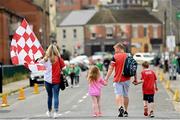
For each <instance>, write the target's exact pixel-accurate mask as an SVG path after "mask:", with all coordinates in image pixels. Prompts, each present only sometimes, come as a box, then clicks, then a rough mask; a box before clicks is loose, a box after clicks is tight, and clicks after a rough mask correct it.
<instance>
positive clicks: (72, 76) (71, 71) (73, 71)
mask: <svg viewBox="0 0 180 120" xmlns="http://www.w3.org/2000/svg"><path fill="white" fill-rule="evenodd" d="M69 76H70V79H71V88H73V87H74V80H75V64H74V63H70V68H69Z"/></svg>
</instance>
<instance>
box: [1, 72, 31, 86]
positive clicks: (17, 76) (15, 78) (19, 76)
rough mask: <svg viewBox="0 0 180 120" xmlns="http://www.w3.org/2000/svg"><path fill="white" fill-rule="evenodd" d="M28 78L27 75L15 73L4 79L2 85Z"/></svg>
mask: <svg viewBox="0 0 180 120" xmlns="http://www.w3.org/2000/svg"><path fill="white" fill-rule="evenodd" d="M27 78H28V74H27V73H15V74H14V75H13V76H12V77H4V78H3V85H6V84H8V83H11V82H16V81H20V80H24V79H27Z"/></svg>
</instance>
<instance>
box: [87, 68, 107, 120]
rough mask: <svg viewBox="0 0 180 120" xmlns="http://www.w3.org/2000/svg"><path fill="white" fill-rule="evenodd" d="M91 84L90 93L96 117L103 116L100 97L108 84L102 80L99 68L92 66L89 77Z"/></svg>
mask: <svg viewBox="0 0 180 120" xmlns="http://www.w3.org/2000/svg"><path fill="white" fill-rule="evenodd" d="M87 79H88V82H89V90H88V93H89V95H90V96H91V97H92V102H93V111H94V114H93V116H94V117H98V116H101V106H100V96H101V88H102V86H103V85H107V83H106V82H105V81H104V80H103V79H102V78H101V76H100V70H99V68H98V67H97V66H92V67H91V68H90V70H89V72H88V76H87Z"/></svg>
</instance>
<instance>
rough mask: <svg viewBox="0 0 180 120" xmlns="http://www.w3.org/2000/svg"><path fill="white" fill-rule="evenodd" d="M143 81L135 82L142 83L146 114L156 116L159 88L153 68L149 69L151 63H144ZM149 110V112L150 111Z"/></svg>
mask: <svg viewBox="0 0 180 120" xmlns="http://www.w3.org/2000/svg"><path fill="white" fill-rule="evenodd" d="M142 67H143V71H142V72H141V81H136V82H134V84H135V85H138V84H141V83H142V91H143V100H144V115H145V116H148V115H149V117H154V94H155V91H157V90H158V88H157V83H156V80H157V78H156V75H155V73H154V71H153V70H150V69H149V63H148V62H144V63H143V64H142ZM148 111H149V112H148Z"/></svg>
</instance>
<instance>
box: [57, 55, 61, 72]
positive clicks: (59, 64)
mask: <svg viewBox="0 0 180 120" xmlns="http://www.w3.org/2000/svg"><path fill="white" fill-rule="evenodd" d="M58 61H59V65H60V70H61V72H62V68H61V62H60V57H59V56H58Z"/></svg>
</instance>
